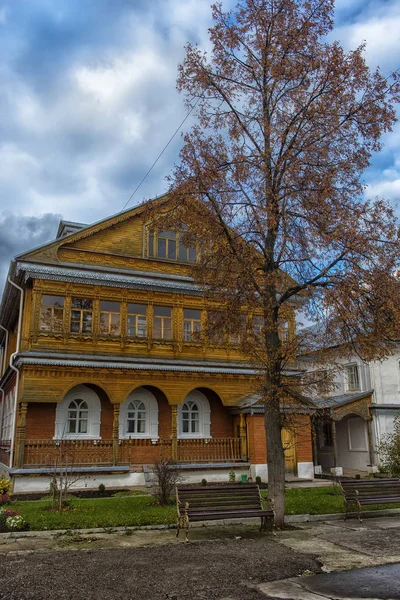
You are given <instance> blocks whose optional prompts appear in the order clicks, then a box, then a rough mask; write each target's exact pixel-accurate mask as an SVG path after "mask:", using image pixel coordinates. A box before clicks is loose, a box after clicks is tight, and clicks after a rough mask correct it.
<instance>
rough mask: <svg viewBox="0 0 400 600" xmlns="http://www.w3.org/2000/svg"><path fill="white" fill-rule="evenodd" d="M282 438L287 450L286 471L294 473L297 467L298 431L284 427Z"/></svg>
mask: <svg viewBox="0 0 400 600" xmlns="http://www.w3.org/2000/svg"><path fill="white" fill-rule="evenodd" d="M281 438H282V444H283V447H284V450H285V471H286V473H294V472H295V469H296V433H295V432H294V431H293V429H282V432H281Z"/></svg>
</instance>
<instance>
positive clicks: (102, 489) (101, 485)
mask: <svg viewBox="0 0 400 600" xmlns="http://www.w3.org/2000/svg"><path fill="white" fill-rule="evenodd" d="M105 491H106V486H105V485H104V483H101V484H100V485H99V493H100V494H104V492H105Z"/></svg>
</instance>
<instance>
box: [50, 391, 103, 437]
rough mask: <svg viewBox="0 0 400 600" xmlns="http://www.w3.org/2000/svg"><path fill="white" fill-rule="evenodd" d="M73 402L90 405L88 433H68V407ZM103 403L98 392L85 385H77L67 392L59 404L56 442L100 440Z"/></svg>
mask: <svg viewBox="0 0 400 600" xmlns="http://www.w3.org/2000/svg"><path fill="white" fill-rule="evenodd" d="M73 400H75V401H76V400H84V401H85V402H86V403H87V405H88V424H87V433H67V420H68V407H69V405H70V403H71V402H72V401H73ZM100 422H101V401H100V398H99V397H98V395H97V394H96V392H94V391H93V390H91V389H89V388H88V387H86V386H85V385H77V386H75V387H74V388H72V390H70V391H69V392H67V394H66V395H65V396H64V398H63V400H62V401H61V402H59V403H58V404H57V408H56V423H55V433H54V439H55V440H98V439H100Z"/></svg>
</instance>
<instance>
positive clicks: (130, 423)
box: [127, 419, 135, 433]
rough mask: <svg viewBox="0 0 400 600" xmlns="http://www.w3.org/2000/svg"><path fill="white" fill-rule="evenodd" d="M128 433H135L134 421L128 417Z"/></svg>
mask: <svg viewBox="0 0 400 600" xmlns="http://www.w3.org/2000/svg"><path fill="white" fill-rule="evenodd" d="M127 431H128V433H135V421H134V419H128V428H127Z"/></svg>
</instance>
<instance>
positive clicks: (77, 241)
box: [15, 194, 166, 262]
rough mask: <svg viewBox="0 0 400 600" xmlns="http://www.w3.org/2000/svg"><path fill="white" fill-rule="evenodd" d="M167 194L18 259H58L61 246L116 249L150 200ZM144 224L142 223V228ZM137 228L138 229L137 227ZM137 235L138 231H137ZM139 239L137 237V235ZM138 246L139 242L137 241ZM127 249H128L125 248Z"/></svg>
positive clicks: (102, 249)
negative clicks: (113, 246)
mask: <svg viewBox="0 0 400 600" xmlns="http://www.w3.org/2000/svg"><path fill="white" fill-rule="evenodd" d="M165 197H166V194H164V195H163V196H159V197H157V198H155V199H154V200H147V201H146V202H143V203H142V204H140V205H138V206H135V207H133V208H130V209H127V210H125V211H123V212H120V213H117V214H115V215H112V216H111V217H106V218H105V219H101V220H100V221H97V222H96V223H93V224H92V225H88V226H85V227H83V228H82V229H80V230H79V231H76V232H73V233H70V234H68V235H65V236H64V237H62V238H59V239H56V240H53V241H51V242H47V243H46V244H43V245H41V246H38V247H37V248H33V249H32V250H29V251H28V252H24V253H22V254H19V255H17V256H16V257H15V258H16V259H17V260H37V261H41V260H43V261H52V262H53V261H55V262H57V261H58V250H59V249H60V248H61V247H68V248H71V247H72V248H84V249H90V250H93V251H97V252H104V251H105V252H110V251H116V250H115V248H114V250H113V249H112V245H113V243H112V242H113V240H114V241H115V240H116V239H118V237H119V236H121V233H123V234H124V237H125V239H126V238H127V237H128V235H129V227H132V223H133V222H134V220H135V218H136V217H138V216H139V215H141V214H142V213H143V212H144V211H145V210H146V208H147V205H148V203H149V202H154V201H156V200H161V199H165ZM141 227H142V225H140V228H141ZM136 229H138V228H137V227H136ZM135 233H136V236H137V231H136V232H135ZM136 239H137V237H136ZM110 246H111V247H110ZM136 246H137V243H136ZM125 251H126V249H125Z"/></svg>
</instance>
